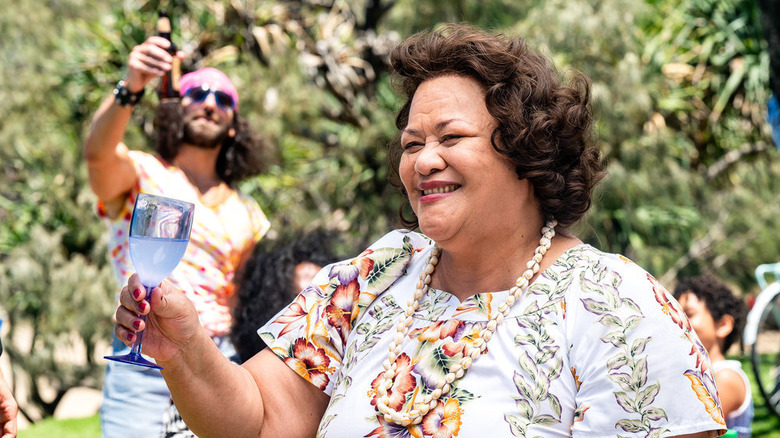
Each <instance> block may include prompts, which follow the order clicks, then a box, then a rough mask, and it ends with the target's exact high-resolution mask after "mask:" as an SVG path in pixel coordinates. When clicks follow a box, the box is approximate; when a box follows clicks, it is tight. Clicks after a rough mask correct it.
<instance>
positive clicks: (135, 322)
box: [133, 319, 141, 330]
mask: <svg viewBox="0 0 780 438" xmlns="http://www.w3.org/2000/svg"><path fill="white" fill-rule="evenodd" d="M133 328H134V329H136V330H138V329H140V328H141V321H139V320H137V319H136V320H135V321H133Z"/></svg>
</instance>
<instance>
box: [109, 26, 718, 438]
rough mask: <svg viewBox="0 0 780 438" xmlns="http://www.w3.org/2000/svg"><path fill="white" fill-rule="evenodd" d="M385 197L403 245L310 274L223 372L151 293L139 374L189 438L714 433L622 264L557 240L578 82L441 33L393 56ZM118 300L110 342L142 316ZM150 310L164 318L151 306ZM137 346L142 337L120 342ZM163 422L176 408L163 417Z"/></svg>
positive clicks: (575, 199) (648, 300)
mask: <svg viewBox="0 0 780 438" xmlns="http://www.w3.org/2000/svg"><path fill="white" fill-rule="evenodd" d="M391 64H392V67H393V69H394V70H395V72H396V73H397V74H398V75H399V76H401V77H402V79H403V93H404V97H405V99H406V102H405V104H404V106H403V107H402V109H401V111H400V112H399V115H398V117H397V119H396V125H397V127H398V129H399V138H398V142H396V143H394V144H393V145H392V148H391V151H392V152H393V154H391V155H392V156H393V157H394V161H393V170H394V171H396V175H395V178H394V183H395V184H396V185H397V186H398V187H400V188H401V190H402V192H403V193H404V195H405V196H406V198H407V200H408V201H409V203H410V205H411V208H412V210H413V211H414V214H415V217H414V218H413V219H412V220H408V221H407V222H408V223H409V225H410V228H412V229H413V228H415V227H417V226H419V231H420V232H415V231H411V230H396V231H392V232H390V233H388V234H387V235H385V236H384V237H382V238H381V239H380V240H378V241H377V242H375V243H374V244H373V245H371V246H370V247H369V248H368V249H366V250H365V251H363V252H362V253H361V254H360V255H358V256H357V257H355V258H352V259H349V260H346V261H344V262H340V263H335V264H332V265H329V266H326V267H325V268H324V269H323V270H321V271H320V272H319V273H318V274H317V275H316V276H315V278H314V280H313V281H312V282H311V284H310V285H308V286H307V287H306V288H304V289H303V290H302V291H301V292H300V293H299V294H298V296H297V297H296V298H295V300H294V301H293V302H292V303H291V304H289V305H288V306H287V307H286V308H284V309H283V310H282V311H280V312H279V313H278V314H277V315H276V316H275V317H273V318H272V319H271V321H269V323H267V324H266V325H265V326H263V327H261V328H260V329H259V334H260V336H261V337H262V338H263V340H264V341H265V342H266V344H267V345H268V346H269V348H268V349H266V350H264V351H262V352H260V353H259V354H257V355H256V356H255V357H253V358H252V359H250V360H249V361H247V362H246V363H245V364H244V365H243V368H241V369H238V368H237V367H230V366H229V364H227V363H226V361H225V360H223V359H221V358H220V357H219V355H218V354H215V353H214V352H213V350H214V349H213V347H211V346H209V344H208V342H206V341H205V340H204V337H203V335H202V334H201V333H200V332H199V331H198V330H197V329H196V321H195V320H194V319H193V318H192V317H191V316H188V315H191V314H192V312H191V310H190V309H189V307H188V305H187V303H186V302H185V301H184V300H181V299H180V298H179V296H180V294H178V293H177V291H176V290H175V289H174V288H171V287H170V286H169V285H167V284H166V283H163V287H162V288H160V289H158V290H156V291H155V293H154V294H153V296H152V298H151V301H152V308H153V309H157V310H155V311H152V313H151V314H150V315H149V321H153V324H150V325H149V326H148V327H147V328H146V329H147V331H148V332H153V333H156V335H157V336H156V337H155V338H154V341H147V343H146V348H147V352H148V353H149V354H151V355H152V356H154V357H155V358H157V360H158V362H160V363H161V364H163V366H164V367H165V369H166V370H173V371H164V373H167V374H164V375H165V378H166V381H167V383H168V385H169V387H171V388H172V394H173V397H174V400H175V402H176V404H177V405H179V406H180V410H181V413H182V417H183V418H184V419H185V421H187V423H188V424H189V425H190V426H191V428H192V430H193V431H194V432H195V433H196V434H197V435H198V436H202V437H205V436H225V435H230V436H269V437H270V436H290V437H304V436H314V435H317V436H321V437H342V436H366V437H402V436H403V437H405V436H415V437H433V436H435V437H454V436H510V435H513V436H545V437H569V436H575V437H577V436H618V435H619V436H643V437H644V436H694V437H714V436H718V435H719V433H720V432H722V431H723V430H725V427H724V421H723V417H722V415H721V412H720V409H719V405H718V401H717V391H716V389H715V386H714V381H713V378H712V374H711V372H710V370H709V362H708V359H707V356H706V351H705V350H704V348H703V347H702V346H701V344H700V343H699V341H698V339H697V338H696V336H695V335H694V334H693V333H692V332H691V330H690V328H689V327H688V326H686V325H684V324H681V323H680V321H681V320H683V319H684V316H683V315H682V313H681V311H680V309H679V306H678V304H677V303H676V302H675V301H674V299H672V298H671V297H670V296H669V294H668V293H667V292H666V290H664V288H663V287H662V286H661V285H660V284H659V283H658V282H657V281H656V280H655V279H654V278H653V277H652V276H650V275H649V274H648V273H647V272H646V271H644V270H643V269H642V268H640V267H639V266H637V265H635V264H634V263H632V262H631V261H629V260H627V259H626V258H625V257H622V256H619V255H616V254H608V253H604V252H601V251H599V250H597V249H596V248H593V247H591V246H589V245H586V244H584V243H582V242H581V241H580V240H579V239H578V238H577V237H576V236H574V235H573V234H572V233H571V232H569V231H568V230H567V228H568V227H569V226H571V225H573V224H575V223H576V222H577V221H579V220H580V218H581V217H582V216H583V215H584V214H585V213H586V212H587V210H588V208H589V207H590V204H591V190H592V189H593V186H594V185H595V184H596V182H597V181H598V180H599V178H600V177H601V165H600V162H599V154H598V151H597V150H596V149H594V148H593V146H592V145H591V141H590V139H591V127H592V118H591V111H590V102H589V95H590V94H589V83H588V80H587V78H585V77H584V76H582V75H579V74H575V75H574V76H573V77H572V80H571V82H570V83H569V82H566V81H563V80H562V79H561V78H560V77H559V76H558V74H557V72H556V70H555V69H554V67H553V66H552V64H551V63H550V62H549V61H548V60H547V59H546V58H544V57H542V56H541V55H539V54H537V53H536V52H534V51H532V50H530V49H529V48H528V47H527V46H526V44H525V42H524V41H523V40H521V39H516V38H511V37H508V36H505V35H500V34H495V33H491V32H486V31H482V30H479V29H475V28H473V27H470V26H467V25H450V26H444V27H442V28H440V29H438V30H435V31H430V32H423V33H420V34H416V35H413V36H411V37H410V38H409V39H407V40H406V41H405V42H404V43H402V44H401V45H400V46H399V47H397V48H396V49H395V50H394V51H393V53H392V55H391ZM139 287H140V284H139V283H138V281H137V279H136V278H134V277H133V278H131V279H130V281H129V282H128V285H127V287H125V289H123V291H122V297H123V300H122V303H123V306H122V307H120V308H119V309H118V310H117V314H116V317H117V321H118V324H117V328H116V332H117V335H118V336H119V337H120V338H122V337H123V336H127V335H128V334H132V333H133V332H134V331H135V330H137V328H134V325H133V324H134V323H135V322H136V321H138V317H137V314H138V313H143V312H149V310H148V306H143V309H144V311H143V312H141V310H140V309H141V308H142V306H141V305H140V302H141V301H142V300H143V297H140V298H133V295H132V294H131V292H132V291H134V290H136V289H137V288H139ZM163 302H165V306H164V308H163V309H160V307H156V306H155V305H156V304H157V303H163ZM143 329H144V325H143V324H141V327H140V330H143ZM180 403H181V405H180Z"/></svg>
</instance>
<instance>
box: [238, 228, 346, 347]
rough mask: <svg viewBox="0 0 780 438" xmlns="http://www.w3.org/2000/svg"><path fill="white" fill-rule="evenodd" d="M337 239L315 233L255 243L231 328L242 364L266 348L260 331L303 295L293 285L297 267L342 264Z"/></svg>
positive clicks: (241, 279)
mask: <svg viewBox="0 0 780 438" xmlns="http://www.w3.org/2000/svg"><path fill="white" fill-rule="evenodd" d="M333 239H334V236H333V235H331V234H330V233H328V232H326V231H314V232H311V233H307V234H305V235H303V236H300V237H292V238H285V239H280V240H277V241H270V240H266V239H263V240H261V241H259V242H258V243H257V244H255V247H254V249H253V250H252V255H251V256H250V257H249V259H248V260H247V262H246V263H245V264H244V267H243V268H242V270H241V272H240V273H239V275H238V278H239V282H238V287H237V289H236V294H237V304H236V307H235V308H234V310H233V322H232V325H231V329H230V339H231V341H232V342H233V345H234V346H235V348H236V352H237V353H238V354H239V356H240V357H241V360H242V361H245V360H247V359H249V358H250V357H252V356H254V355H255V354H256V353H257V352H259V351H260V350H262V349H263V348H265V343H264V342H263V341H262V340H261V339H260V337H259V336H258V335H257V329H259V328H260V327H261V326H263V325H264V324H265V323H266V322H268V320H270V319H271V318H272V317H273V316H274V315H275V314H276V313H277V312H279V311H280V310H281V309H282V308H283V307H285V306H287V305H288V304H290V303H291V302H292V301H293V300H294V299H295V297H296V295H297V294H298V292H300V291H299V290H294V285H293V279H294V277H295V268H296V266H298V264H300V263H304V262H310V263H313V264H315V265H318V266H320V267H324V266H326V265H328V264H331V263H334V262H336V261H338V258H337V257H336V256H335V255H334V254H335V253H334V249H333V245H332V244H331V242H333Z"/></svg>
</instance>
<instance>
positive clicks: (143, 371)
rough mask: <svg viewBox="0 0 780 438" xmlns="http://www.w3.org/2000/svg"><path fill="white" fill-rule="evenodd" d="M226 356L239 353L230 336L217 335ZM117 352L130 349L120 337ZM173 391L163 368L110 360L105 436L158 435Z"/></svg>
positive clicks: (144, 437)
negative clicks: (158, 368) (166, 381)
mask: <svg viewBox="0 0 780 438" xmlns="http://www.w3.org/2000/svg"><path fill="white" fill-rule="evenodd" d="M213 340H214V342H215V343H216V344H217V346H218V347H219V349H220V351H222V353H223V354H224V355H225V356H228V357H230V356H232V355H233V354H235V349H234V348H233V345H232V344H231V343H230V341H229V340H228V338H227V337H226V336H221V337H215V338H213ZM113 349H114V354H115V355H116V354H125V353H129V352H130V347H126V346H125V345H124V344H123V343H121V342H120V341H119V340H118V339H116V337H115V338H114V342H113ZM170 400H171V393H170V391H168V386H167V385H166V384H165V380H163V378H162V374H160V371H159V370H156V369H154V368H146V367H140V366H136V365H128V364H124V363H120V362H114V361H107V367H106V375H105V379H104V380H103V403H102V405H101V406H100V428H101V430H102V433H103V437H104V438H126V437H133V438H158V437H159V436H160V433H161V431H162V425H163V415H164V414H165V411H166V409H168V405H169V404H170Z"/></svg>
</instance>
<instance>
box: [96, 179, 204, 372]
mask: <svg viewBox="0 0 780 438" xmlns="http://www.w3.org/2000/svg"><path fill="white" fill-rule="evenodd" d="M194 213H195V205H194V204H192V203H190V202H185V201H180V200H178V199H172V198H165V197H162V196H157V195H150V194H148V193H139V194H138V196H137V197H136V199H135V206H134V208H133V218H132V220H131V221H130V259H131V260H132V261H133V266H134V267H135V270H136V272H137V273H138V277H139V278H140V280H141V284H143V285H144V287H145V288H146V299H147V300H148V299H149V297H150V296H151V293H152V289H154V288H155V287H157V285H159V284H160V282H161V281H163V279H164V278H165V277H167V276H168V274H170V273H171V272H172V271H173V269H174V268H175V267H176V265H178V264H179V260H181V257H182V256H183V255H184V251H185V250H186V249H187V243H188V242H189V239H190V231H191V230H192V217H193V214H194ZM139 317H140V318H141V319H142V320H143V321H144V322H146V315H139ZM143 337H144V332H142V331H141V332H138V333H137V337H136V340H135V342H134V343H133V347H132V348H131V350H130V353H128V354H125V355H121V356H105V358H106V359H110V360H115V361H117V362H123V363H129V364H133V365H141V366H145V367H150V368H157V369H162V367H161V366H159V365H157V364H156V363H154V362H150V361H148V360H146V359H144V358H143V356H141V342H142V341H143Z"/></svg>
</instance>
